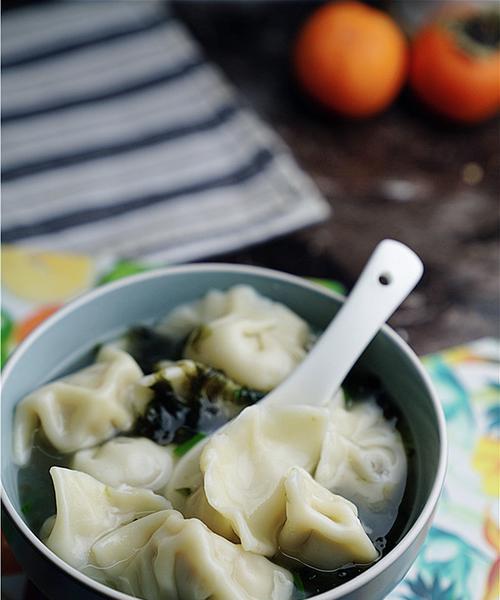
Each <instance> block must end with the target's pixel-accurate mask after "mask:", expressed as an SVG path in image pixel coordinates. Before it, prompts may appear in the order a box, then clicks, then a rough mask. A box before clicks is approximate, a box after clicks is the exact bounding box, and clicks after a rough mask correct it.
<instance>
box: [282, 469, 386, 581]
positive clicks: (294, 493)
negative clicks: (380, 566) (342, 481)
mask: <svg viewBox="0 0 500 600" xmlns="http://www.w3.org/2000/svg"><path fill="white" fill-rule="evenodd" d="M285 494H286V521H285V524H284V526H283V529H282V530H281V532H280V535H279V545H280V550H281V551H282V552H283V553H284V554H286V555H288V556H292V557H293V558H297V559H299V560H300V561H302V562H303V563H305V564H307V565H309V566H311V567H315V568H317V569H324V570H334V569H337V568H339V567H341V566H343V565H345V564H347V563H350V562H353V563H357V564H367V563H370V562H373V561H374V560H375V559H376V558H377V556H378V552H377V550H376V549H375V547H374V545H373V544H372V542H371V541H370V538H369V537H368V536H367V535H366V532H365V530H364V529H363V526H362V525H361V522H360V521H359V519H358V510H357V508H356V507H355V506H354V504H352V502H349V500H346V499H345V498H342V496H337V495H335V494H332V493H331V492H329V491H328V490H327V489H326V488H324V487H323V486H321V485H319V483H317V482H316V481H314V479H313V478H312V477H311V476H310V475H309V473H307V471H304V469H301V468H299V467H292V468H291V469H290V471H289V472H288V474H287V477H286V480H285Z"/></svg>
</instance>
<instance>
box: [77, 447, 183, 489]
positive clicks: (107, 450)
mask: <svg viewBox="0 0 500 600" xmlns="http://www.w3.org/2000/svg"><path fill="white" fill-rule="evenodd" d="M173 463H174V459H173V451H172V449H171V448H169V447H165V446H160V445H159V444H155V443H154V442H152V441H151V440H149V439H147V438H136V437H122V436H118V437H115V438H113V439H111V440H109V441H107V442H104V444H102V445H101V446H95V447H94V448H86V449H84V450H79V451H78V452H76V453H75V455H74V456H73V459H72V461H71V467H72V468H73V469H76V470H77V471H83V472H84V473H88V474H89V475H92V477H95V478H96V479H98V480H99V481H101V482H102V483H105V484H106V485H110V486H112V487H117V486H119V485H129V486H131V487H139V488H146V489H149V490H153V491H157V490H160V489H162V488H163V487H165V485H166V483H167V481H168V479H169V477H170V475H171V473H172V469H173Z"/></svg>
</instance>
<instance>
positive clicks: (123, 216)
mask: <svg viewBox="0 0 500 600" xmlns="http://www.w3.org/2000/svg"><path fill="white" fill-rule="evenodd" d="M2 25H3V27H2V83H3V85H2V127H3V140H2V141H3V148H2V150H3V151H2V167H3V174H2V181H3V185H2V187H3V215H2V216H3V223H2V236H3V237H2V239H3V242H4V243H17V242H20V243H22V244H23V245H27V246H29V247H32V248H36V249H41V250H43V249H50V250H57V251H69V252H86V253H92V254H94V255H96V254H97V255H99V254H110V253H112V254H114V255H119V256H122V257H126V258H134V257H139V256H140V257H142V258H144V257H147V258H148V259H151V260H155V261H157V260H162V261H169V262H180V261H185V260H191V259H196V258H201V257H204V256H209V255H214V254H218V253H222V252H226V251H229V250H232V249H236V248H238V247H242V246H245V245H248V244H251V243H256V242H260V241H263V240H266V239H269V238H271V237H273V236H276V235H280V234H284V233H287V232H289V231H292V230H294V229H297V228H300V227H303V226H306V225H309V224H312V223H314V222H317V221H319V220H321V219H323V218H325V217H326V216H327V215H328V212H329V208H328V205H327V203H326V202H325V201H324V200H323V198H321V196H320V195H319V193H318V191H317V189H316V188H315V187H314V185H313V184H312V182H311V181H310V180H309V178H308V177H307V176H305V175H304V174H303V173H302V172H301V171H300V169H299V168H298V167H297V165H296V163H295V162H294V160H293V158H292V157H291V155H290V153H289V152H288V150H287V149H286V148H285V147H284V145H283V144H282V143H281V142H280V140H279V139H277V137H276V136H275V135H274V134H273V133H272V132H271V131H270V130H269V129H268V128H267V127H266V126H265V125H264V124H263V123H262V122H260V120H259V119H258V118H256V116H255V115H254V114H253V113H252V112H251V111H250V110H249V109H248V108H246V107H245V105H244V103H242V101H241V99H239V98H238V97H237V94H236V93H235V92H234V90H233V89H232V88H231V87H230V86H229V85H228V84H227V83H226V81H225V80H224V78H223V76H221V74H220V73H219V72H218V71H217V69H216V68H214V66H213V65H211V64H210V63H208V62H207V61H206V60H205V58H204V57H203V54H202V52H201V51H200V49H199V47H198V46H197V45H196V43H195V42H194V41H193V39H192V38H191V37H190V35H189V34H188V33H187V31H186V29H185V28H184V27H183V26H182V24H181V23H180V22H179V21H178V20H177V19H175V18H174V17H173V16H172V14H171V13H170V11H169V9H168V5H167V4H164V3H159V2H157V1H147V2H145V1H143V0H139V1H137V0H128V1H116V0H106V1H101V2H94V1H88V0H87V1H80V2H61V3H54V4H43V5H38V6H35V7H28V8H22V9H17V10H15V11H12V12H7V13H6V14H5V16H4V18H3V24H2Z"/></svg>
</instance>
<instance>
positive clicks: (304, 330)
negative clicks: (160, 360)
mask: <svg viewBox="0 0 500 600" xmlns="http://www.w3.org/2000/svg"><path fill="white" fill-rule="evenodd" d="M182 325H184V327H182ZM193 328H195V329H194V331H192V330H193ZM163 330H164V331H167V332H169V333H172V332H174V333H176V334H177V335H179V334H180V333H181V331H182V332H183V333H184V335H186V334H187V333H189V332H190V331H192V333H191V335H190V337H189V340H188V342H187V345H186V348H185V356H186V357H187V358H191V359H193V360H195V361H198V362H201V363H204V364H207V365H210V366H212V367H215V368H218V369H221V370H222V371H224V372H225V373H226V374H227V375H228V376H229V377H231V378H232V379H234V380H235V381H237V382H238V383H240V384H242V385H246V386H248V387H250V388H253V389H256V390H262V391H268V390H270V389H272V388H274V387H276V386H277V385H278V384H279V383H281V381H283V380H284V379H285V377H287V376H288V375H289V374H290V373H291V371H292V370H293V369H294V368H295V367H296V366H297V364H298V363H299V362H300V361H301V360H302V359H303V358H304V356H305V348H306V346H307V344H308V342H309V339H310V331H309V327H308V325H307V323H306V322H305V321H303V320H302V319H301V318H300V317H298V316H297V315H296V314H295V313H293V312H292V311H291V310H290V309H289V308H287V307H286V306H284V305H283V304H280V303H278V302H273V301H272V300H269V299H268V298H264V297H263V296H260V295H259V294H257V292H256V291H255V290H254V289H252V288H251V287H248V286H243V285H242V286H236V287H234V288H231V289H230V290H229V291H228V292H218V291H212V292H210V293H209V294H207V296H205V298H203V299H202V300H200V301H199V302H196V303H194V304H192V305H189V306H184V307H181V308H180V309H177V310H176V311H174V312H173V313H172V315H171V316H170V317H169V319H168V321H167V322H166V323H165V324H164V326H163Z"/></svg>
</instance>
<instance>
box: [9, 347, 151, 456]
mask: <svg viewBox="0 0 500 600" xmlns="http://www.w3.org/2000/svg"><path fill="white" fill-rule="evenodd" d="M142 375H143V374H142V371H141V369H140V368H139V366H138V365H137V363H136V362H135V360H134V359H133V358H132V357H131V356H130V355H129V354H127V353H126V352H123V351H121V350H117V349H116V348H113V347H112V346H104V347H103V348H102V349H101V350H100V352H99V354H98V355H97V360H96V362H95V363H94V364H93V365H91V366H90V367H87V368H85V369H82V370H81V371H77V372H76V373H73V374H72V375H69V376H68V377H64V378H63V379H59V380H58V381H54V382H52V383H49V384H47V385H45V386H43V387H41V388H40V389H38V390H36V391H35V392H33V393H31V394H29V395H28V396H26V397H25V398H23V400H21V402H20V403H19V404H18V405H17V408H16V415H15V419H14V459H15V461H16V462H17V463H18V464H20V465H24V464H26V463H27V462H28V460H29V457H30V454H31V448H32V445H33V437H34V435H35V432H36V430H37V429H38V428H41V429H42V431H43V433H44V434H45V436H46V438H47V439H48V440H49V442H50V443H51V444H52V445H53V446H54V447H55V448H56V449H57V450H59V451H61V452H64V453H69V452H73V451H75V450H80V449H81V448H88V447H90V446H95V445H96V444H99V443H100V442H103V441H104V440H106V439H108V438H110V437H112V436H113V435H114V434H115V433H116V432H117V431H127V430H128V429H130V428H131V427H132V425H133V423H134V418H135V416H136V414H137V413H138V412H140V411H142V410H143V408H144V403H145V401H147V398H145V397H143V396H142V395H139V394H133V393H131V388H132V384H134V383H136V382H138V381H139V379H140V378H141V377H142Z"/></svg>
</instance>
